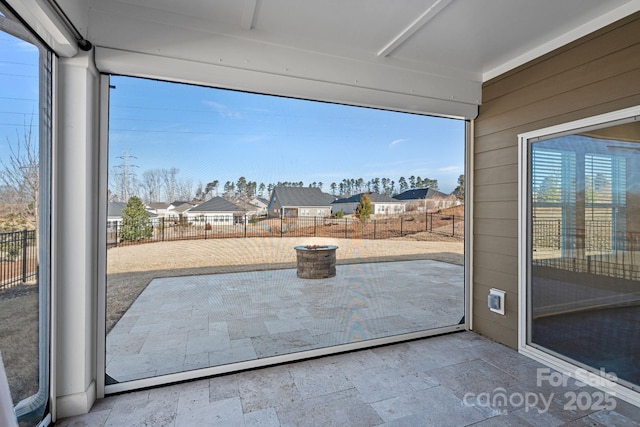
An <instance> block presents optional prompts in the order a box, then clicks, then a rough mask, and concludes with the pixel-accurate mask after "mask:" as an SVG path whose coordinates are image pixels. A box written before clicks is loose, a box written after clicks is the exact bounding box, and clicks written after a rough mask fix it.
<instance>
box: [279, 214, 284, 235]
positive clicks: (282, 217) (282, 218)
mask: <svg viewBox="0 0 640 427" xmlns="http://www.w3.org/2000/svg"><path fill="white" fill-rule="evenodd" d="M283 228H284V212H283V213H282V216H281V217H280V237H282V234H283V231H284V230H283Z"/></svg>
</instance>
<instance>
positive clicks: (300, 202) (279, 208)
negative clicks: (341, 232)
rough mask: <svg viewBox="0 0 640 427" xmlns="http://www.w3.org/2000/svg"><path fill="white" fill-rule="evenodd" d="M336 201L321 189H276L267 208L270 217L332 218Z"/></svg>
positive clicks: (280, 187)
mask: <svg viewBox="0 0 640 427" xmlns="http://www.w3.org/2000/svg"><path fill="white" fill-rule="evenodd" d="M334 200H336V198H335V197H334V196H332V195H331V194H327V193H323V192H322V190H320V189H319V188H311V187H282V186H279V187H276V188H274V189H273V191H272V192H271V198H270V199H269V204H268V207H267V211H268V215H269V216H270V217H315V216H331V203H333V201H334Z"/></svg>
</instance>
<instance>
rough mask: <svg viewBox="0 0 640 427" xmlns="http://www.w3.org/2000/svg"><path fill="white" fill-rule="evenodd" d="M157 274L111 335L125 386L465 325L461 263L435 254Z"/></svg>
mask: <svg viewBox="0 0 640 427" xmlns="http://www.w3.org/2000/svg"><path fill="white" fill-rule="evenodd" d="M336 270H337V274H336V276H335V277H332V278H328V279H300V278H298V277H296V270H295V269H286V270H267V271H254V272H245V273H228V274H211V275H201V276H190V277H170V278H158V279H154V280H152V281H151V282H150V283H149V285H148V286H147V288H146V289H145V290H144V291H143V292H142V294H141V295H140V296H139V297H138V298H137V299H136V301H135V302H134V304H133V305H132V306H131V308H130V309H129V310H128V311H127V312H126V313H125V315H124V316H123V317H122V319H121V320H120V321H119V322H118V323H117V324H116V325H115V326H114V328H113V329H112V330H111V331H110V332H109V334H108V336H107V351H106V363H107V369H106V370H107V374H108V375H109V376H110V377H111V378H113V379H114V380H116V381H118V382H124V381H131V380H136V379H142V378H148V377H153V376H156V375H163V374H170V373H175V372H183V371H188V370H193V369H199V368H205V367H210V366H218V365H223V364H227V363H234V362H242V361H246V360H253V359H257V358H265V357H270V356H275V355H279V354H284V353H295V352H300V351H305V350H311V349H315V348H319V347H327V346H334V345H338V344H346V343H352V342H357V341H362V340H368V339H372V338H380V337H385V336H390V335H397V334H402V333H408V332H416V331H421V330H426V329H433V328H437V327H443V326H450V325H455V324H458V322H459V321H460V319H461V318H462V315H463V313H464V288H463V283H464V277H463V275H464V269H463V267H462V266H460V265H455V264H449V263H445V262H439V261H434V260H417V261H399V262H380V263H364V264H349V265H339V266H337V269H336Z"/></svg>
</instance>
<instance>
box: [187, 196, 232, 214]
mask: <svg viewBox="0 0 640 427" xmlns="http://www.w3.org/2000/svg"><path fill="white" fill-rule="evenodd" d="M240 210H241V209H240V207H239V206H238V205H236V204H234V203H231V202H230V201H228V200H227V199H223V198H222V197H214V198H212V199H210V200H207V201H206V202H204V203H200V204H199V205H198V206H196V207H195V208H191V209H190V210H189V212H238V211H240Z"/></svg>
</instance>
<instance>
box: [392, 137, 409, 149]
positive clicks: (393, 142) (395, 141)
mask: <svg viewBox="0 0 640 427" xmlns="http://www.w3.org/2000/svg"><path fill="white" fill-rule="evenodd" d="M404 141H406V140H405V139H402V138H400V139H395V140H393V141H391V144H389V148H393V147H395V146H396V145H398V144H400V143H401V142H404Z"/></svg>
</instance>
